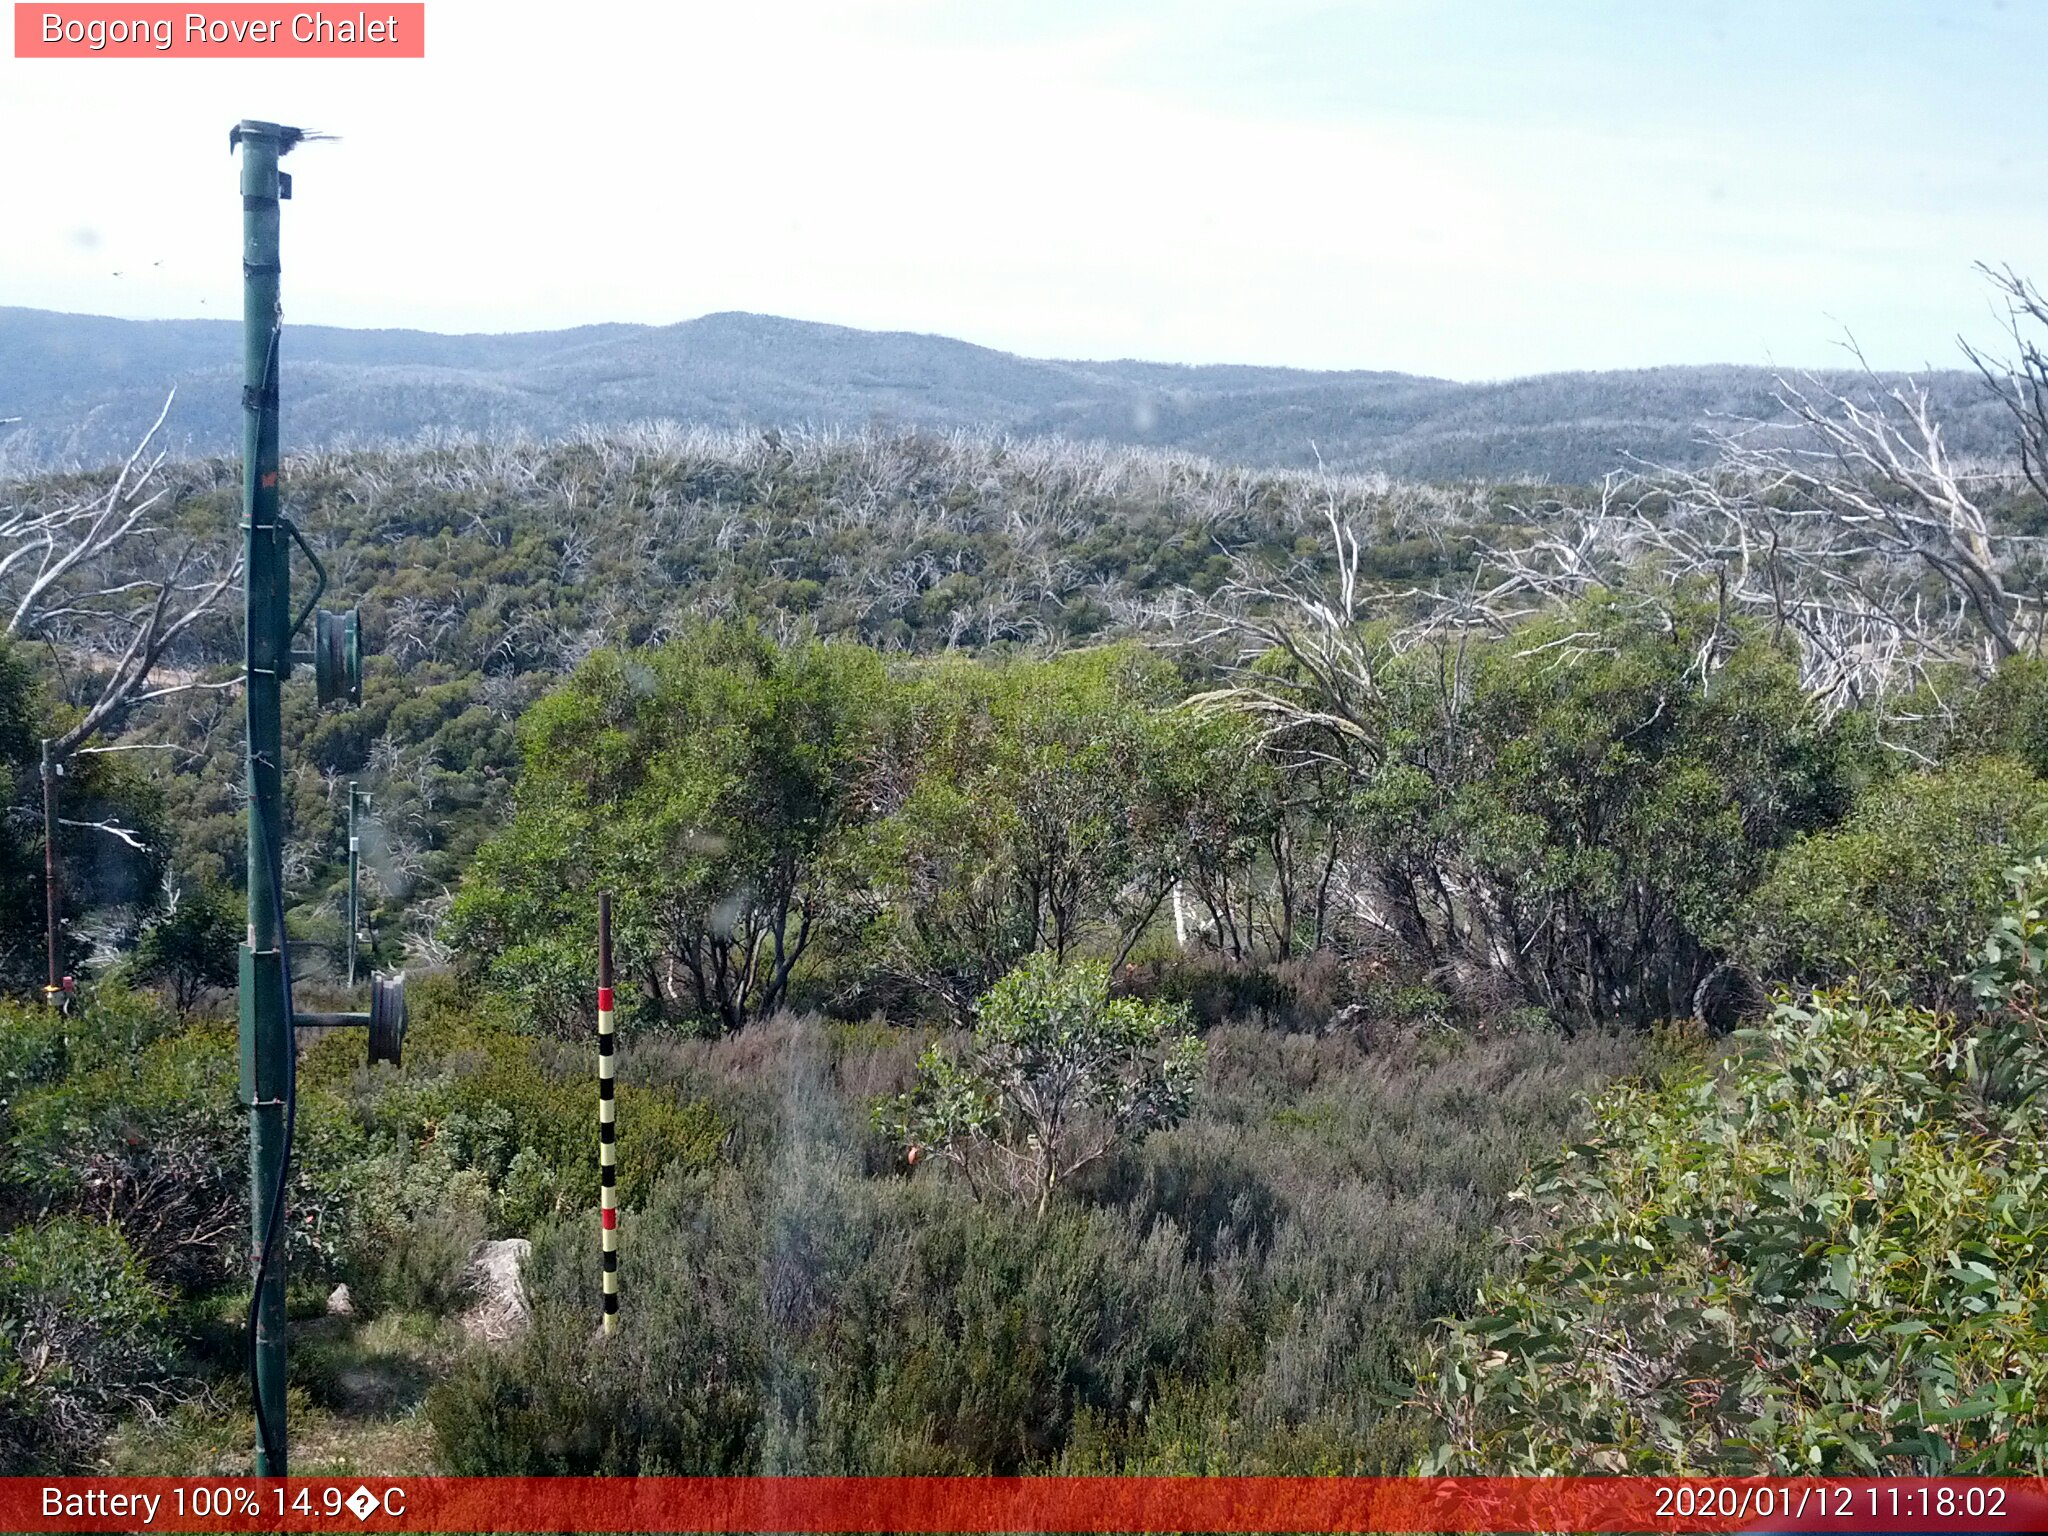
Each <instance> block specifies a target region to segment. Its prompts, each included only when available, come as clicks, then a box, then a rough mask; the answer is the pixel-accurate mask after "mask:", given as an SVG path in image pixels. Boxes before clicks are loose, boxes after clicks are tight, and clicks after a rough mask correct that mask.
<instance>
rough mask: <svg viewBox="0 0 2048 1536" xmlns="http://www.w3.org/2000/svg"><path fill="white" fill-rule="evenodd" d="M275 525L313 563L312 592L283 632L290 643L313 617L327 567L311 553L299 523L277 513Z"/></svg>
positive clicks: (324, 586)
mask: <svg viewBox="0 0 2048 1536" xmlns="http://www.w3.org/2000/svg"><path fill="white" fill-rule="evenodd" d="M277 526H278V527H280V528H282V529H283V530H284V531H285V532H286V533H288V534H290V535H291V540H292V542H293V543H294V544H296V545H298V546H299V548H300V549H302V550H304V551H305V554H306V558H307V560H309V561H311V562H312V565H313V594H312V596H310V597H308V598H307V599H306V606H305V607H303V608H301V609H300V610H299V616H298V617H297V618H295V619H293V620H292V627H291V628H290V629H288V630H286V631H285V632H284V639H285V644H286V645H287V646H289V645H290V644H291V640H292V636H293V635H296V634H297V633H298V632H299V631H300V630H302V629H304V628H305V627H306V620H308V619H310V618H311V617H313V610H314V609H315V608H316V607H318V606H319V603H320V595H321V594H322V593H323V592H325V591H326V590H327V567H326V566H324V565H322V564H321V563H320V557H319V556H318V555H316V554H314V553H313V546H312V545H310V544H308V543H307V542H306V536H305V535H304V534H303V533H301V532H299V525H298V524H297V523H295V522H293V521H292V520H291V519H290V518H288V517H286V516H285V515H284V514H283V513H281V512H280V513H279V514H278V518H277Z"/></svg>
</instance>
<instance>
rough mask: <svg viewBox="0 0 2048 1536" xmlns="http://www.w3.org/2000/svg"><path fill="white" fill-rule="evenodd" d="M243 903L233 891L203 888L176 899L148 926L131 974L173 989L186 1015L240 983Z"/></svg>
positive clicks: (129, 964) (132, 956)
mask: <svg viewBox="0 0 2048 1536" xmlns="http://www.w3.org/2000/svg"><path fill="white" fill-rule="evenodd" d="M242 919H243V914H242V910H241V903H240V902H239V901H237V900H236V899H235V896H234V894H233V893H232V892H230V891H224V890H222V889H220V888H219V887H218V886H213V885H200V886H197V887H195V888H193V889H190V890H186V891H182V892H179V893H177V894H176V895H175V896H173V898H172V900H171V903H170V905H169V906H168V907H166V908H165V909H164V910H163V911H161V912H157V913H155V914H153V915H152V916H151V917H150V918H149V919H148V920H147V921H146V922H144V924H143V926H142V932H141V934H140V935H139V936H138V937H137V939H136V941H135V948H134V950H133V951H132V952H131V953H130V955H129V956H128V960H127V970H128V974H129V976H130V977H131V978H132V979H133V980H135V981H137V982H140V983H142V984H144V985H161V986H164V987H166V988H168V989H169V991H170V994H171V1000H172V1002H173V1004H174V1005H175V1006H176V1007H177V1009H178V1011H179V1012H180V1013H189V1012H191V1011H192V1009H193V1008H194V1007H196V1006H197V1005H198V1003H199V1001H200V999H201V998H202V997H204V996H205V995H206V994H207V992H209V991H211V990H213V989H215V988H225V987H232V986H234V985H235V979H236V966H237V963H238V953H239V951H238V946H239V945H240V944H241V941H242V936H243V920H242Z"/></svg>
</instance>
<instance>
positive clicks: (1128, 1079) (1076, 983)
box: [877, 953, 1203, 1216]
mask: <svg viewBox="0 0 2048 1536" xmlns="http://www.w3.org/2000/svg"><path fill="white" fill-rule="evenodd" d="M1108 991H1109V968H1108V966H1106V965H1103V964H1100V963H1090V962H1075V961H1068V962H1064V963H1063V962H1061V961H1060V960H1059V959H1058V958H1057V957H1056V956H1054V955H1053V954H1051V953H1043V954H1038V955H1034V956H1033V957H1032V958H1031V959H1029V960H1027V961H1025V962H1024V964H1023V965H1021V966H1019V967H1018V968H1017V969H1016V970H1014V971H1012V972H1011V973H1010V974H1009V975H1007V976H1005V977H1004V978H1003V979H1002V980H1001V981H999V982H997V983H996V984H995V986H993V987H991V988H990V989H989V991H988V994H987V995H986V996H985V997H983V998H982V999H981V1001H980V1002H979V1003H977V1004H976V1005H975V1026H974V1036H973V1042H972V1045H971V1047H970V1050H969V1054H968V1056H967V1057H966V1058H965V1059H964V1060H960V1061H956V1060H954V1059H953V1058H952V1057H951V1056H949V1055H948V1054H947V1053H946V1052H945V1051H944V1050H942V1049H941V1048H940V1047H938V1046H936V1045H934V1046H933V1047H932V1048H931V1049H930V1050H928V1051H927V1052H926V1053H925V1054H924V1056H923V1057H922V1058H921V1059H920V1060H919V1062H918V1067H917V1085H916V1086H915V1087H914V1088H913V1089H912V1090H911V1091H910V1092H909V1093H908V1094H906V1095H904V1096H903V1097H902V1098H901V1099H899V1100H896V1101H895V1102H894V1103H893V1104H888V1105H884V1106H881V1107H880V1108H879V1109H878V1111H877V1115H878V1118H880V1119H881V1120H883V1121H884V1122H885V1123H890V1124H896V1125H900V1127H901V1131H900V1134H901V1138H902V1140H903V1141H904V1142H905V1144H906V1145H907V1147H908V1149H909V1154H910V1156H911V1158H912V1159H913V1160H915V1159H916V1158H917V1157H918V1156H920V1155H921V1154H922V1153H924V1152H926V1151H930V1152H933V1153H936V1154H937V1155H939V1156H940V1157H943V1158H945V1159H947V1160H948V1161H949V1162H952V1163H954V1164H955V1165H956V1166H958V1167H959V1168H961V1169H962V1170H963V1171H964V1172H965V1173H966V1174H967V1177H968V1179H969V1180H970V1182H972V1183H973V1184H974V1185H975V1187H976V1188H977V1189H980V1188H981V1187H982V1184H983V1182H984V1181H991V1180H992V1181H993V1182H994V1183H996V1184H998V1185H1002V1186H1007V1187H1009V1188H1011V1189H1013V1190H1015V1191H1016V1192H1018V1193H1019V1194H1021V1195H1023V1196H1024V1197H1025V1198H1027V1199H1029V1200H1033V1201H1035V1202H1036V1205H1037V1209H1038V1214H1039V1215H1041V1216H1043V1215H1044V1214H1045V1210H1046V1207H1047V1205H1048V1204H1049V1203H1050V1201H1051V1200H1052V1196H1053V1191H1054V1190H1055V1189H1057V1188H1058V1187H1059V1186H1060V1185H1061V1184H1062V1183H1063V1182H1064V1181H1066V1180H1067V1179H1069V1178H1071V1177H1072V1176H1073V1175H1074V1174H1075V1173H1077V1172H1079V1171H1080V1170H1081V1169H1082V1168H1084V1167H1086V1166H1087V1165H1088V1164H1089V1163H1092V1162H1094V1161H1095V1160H1096V1159H1097V1158H1099V1157H1102V1156H1103V1155H1104V1154H1106V1153H1108V1152H1109V1151H1110V1150H1112V1149H1113V1148H1115V1147H1117V1146H1120V1145H1129V1144H1131V1143H1134V1142H1137V1141H1141V1140H1143V1139H1144V1137H1145V1136H1147V1135H1149V1134H1150V1133H1151V1132H1152V1131H1155V1130H1158V1129H1160V1128H1162V1127H1165V1126H1171V1125H1176V1124H1178V1123H1179V1122H1180V1121H1181V1120H1182V1119H1184V1118H1185V1117H1186V1115H1187V1112H1188V1105H1189V1102H1190V1099H1191V1097H1192V1095H1193V1092H1194V1088H1195V1084H1196V1083H1197V1082H1198V1081H1199V1080H1200V1078H1201V1073H1202V1061H1203V1049H1202V1043H1201V1041H1200V1040H1198V1039H1197V1038H1196V1037H1195V1035H1194V1033H1193V1032H1192V1031H1191V1030H1190V1029H1189V1028H1188V1026H1187V1016H1186V1014H1185V1012H1184V1011H1182V1010H1181V1009H1178V1008H1174V1007H1170V1006H1167V1005H1164V1004H1160V1003H1147V1002H1142V1001H1140V1000H1139V999H1137V998H1130V997H1118V998H1112V997H1110V996H1108Z"/></svg>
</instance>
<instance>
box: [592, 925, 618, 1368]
mask: <svg viewBox="0 0 2048 1536" xmlns="http://www.w3.org/2000/svg"><path fill="white" fill-rule="evenodd" d="M616 1040H617V1036H616V1034H615V1032H614V1027H613V1016H612V893H611V892H610V891H602V892H600V893H599V894H598V898H597V1180H598V1187H597V1209H598V1218H597V1219H598V1222H599V1233H600V1235H599V1242H600V1244H601V1245H602V1248H603V1251H604V1331H605V1332H606V1333H608V1334H609V1333H617V1332H618V1331H619V1190H618V1176H619V1166H618V1162H619V1147H618V1130H619V1126H618V1114H617V1110H618V1104H617V1101H616V1100H615V1099H614V1098H613V1097H612V1086H613V1082H614V1078H613V1072H614V1070H615V1067H614V1058H613V1055H612V1049H613V1046H614V1044H615V1043H616Z"/></svg>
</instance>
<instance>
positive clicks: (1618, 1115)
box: [1427, 865, 2048, 1476]
mask: <svg viewBox="0 0 2048 1536" xmlns="http://www.w3.org/2000/svg"><path fill="white" fill-rule="evenodd" d="M2025 885H2026V890H2025V892H2024V893H2023V898H2022V901H2021V902H2020V903H2017V904H2016V905H2017V906H2018V908H2019V912H2020V916H2019V918H2018V924H2017V926H2018V930H2019V932H2020V934H2021V935H2022V936H2023V937H2025V944H2026V946H2031V945H2033V944H2035V943H2038V942H2039V941H2040V929H2041V922H2040V908H2041V904H2042V897H2043V895H2044V894H2048V866H2042V865H2036V866H2034V867H2033V868H2032V871H2031V872H2030V873H2029V875H2028V876H2027V878H2026V881H2025ZM2028 911H2031V913H2032V916H2031V917H2029V916H2026V915H2025V913H2027V912H2028ZM2029 933H2031V937H2026V935H2028V934H2029ZM1996 953H1997V956H1998V958H1997V959H1991V960H1988V961H1987V966H1988V967H1989V968H1994V969H1995V968H1996V966H1997V965H1998V964H1999V962H2000V961H2001V960H2003V959H2004V958H2005V957H2007V956H2008V954H2009V953H2010V951H2009V950H2008V949H2007V947H2006V946H2005V945H2004V944H2002V943H2001V944H2000V945H1999V946H1998V949H1997V952H1996ZM2024 970H2025V967H2024V964H2022V965H2021V966H2018V967H2015V974H2014V976H2013V977H2012V978H2009V979H2008V980H2007V981H2006V982H2005V984H2004V985H2002V986H2001V985H1998V984H1996V982H1995V980H1993V981H1989V982H1987V994H1988V995H1989V997H1990V999H1991V1001H1992V1002H1993V1005H1994V1006H1993V1009H1992V1011H1990V1012H1989V1013H1987V1014H1985V1015H1984V1016H1982V1017H1981V1018H1979V1019H1974V1020H1964V1021H1958V1020H1957V1019H1956V1018H1955V1017H1954V1016H1952V1015H1949V1014H1944V1013H1935V1012H1931V1011H1928V1010H1925V1009H1921V1008H1917V1007H1912V1006H1908V1005H1904V1004H1899V1003H1893V1002H1879V1003H1872V1002H1870V1001H1867V1000H1865V999H1861V998H1859V997H1857V996H1856V995H1855V994H1853V993H1848V992H1836V993H1830V994H1822V995H1819V996H1817V997H1815V998H1814V999H1813V1000H1812V1001H1811V1002H1809V1003H1806V1004H1793V1003H1785V1004H1783V1005H1781V1006H1780V1007H1779V1008H1778V1010H1777V1011H1776V1013H1775V1014H1774V1015H1773V1016H1772V1017H1771V1019H1770V1020H1769V1022H1768V1023H1767V1024H1766V1025H1765V1026H1764V1027H1763V1028H1762V1029H1760V1030H1759V1031H1756V1032H1755V1033H1754V1034H1753V1035H1751V1036H1749V1037H1748V1040H1749V1049H1748V1050H1747V1051H1746V1052H1745V1054H1743V1055H1741V1056H1740V1057H1738V1058H1735V1059H1733V1060H1732V1061H1730V1062H1728V1063H1727V1064H1726V1065H1725V1067H1724V1069H1723V1070H1722V1071H1721V1072H1720V1073H1719V1074H1717V1075H1709V1074H1708V1073H1706V1072H1704V1071H1695V1072H1693V1073H1691V1074H1690V1075H1686V1076H1680V1077H1678V1078H1675V1079H1674V1080H1673V1081H1671V1082H1669V1083H1667V1084H1665V1085H1662V1086H1658V1087H1642V1086H1628V1087H1624V1088H1621V1089H1618V1090H1616V1091H1615V1092H1613V1093H1612V1094H1610V1095H1609V1097H1608V1098H1607V1099H1606V1100H1605V1102H1604V1103H1603V1105H1602V1106H1601V1109H1600V1114H1599V1121H1598V1125H1597V1128H1596V1130H1595V1131H1594V1133H1593V1134H1592V1135H1591V1136H1590V1137H1589V1138H1588V1139H1587V1141H1586V1142H1585V1144H1583V1145H1581V1146H1578V1147H1574V1148H1573V1149H1572V1150H1571V1151H1570V1152H1568V1153H1567V1154H1566V1155H1565V1157H1564V1158H1563V1159H1562V1160H1561V1161H1559V1162H1557V1163H1555V1164H1553V1165H1551V1166H1550V1167H1548V1168H1546V1169H1544V1170H1542V1171H1541V1172H1540V1173H1539V1174H1538V1175H1537V1177H1536V1178H1535V1179H1534V1181H1533V1182H1532V1185H1531V1187H1530V1191H1529V1195H1528V1198H1529V1200H1530V1201H1531V1202H1532V1203H1533V1205H1534V1206H1535V1207H1536V1209H1537V1210H1539V1211H1540V1212H1541V1213H1542V1216H1543V1218H1544V1221H1545V1225H1546V1231H1545V1233H1544V1235H1543V1238H1542V1240H1541V1243H1540V1246H1539V1247H1538V1248H1537V1249H1536V1251H1535V1255H1534V1257H1533V1259H1532V1260H1531V1262H1530V1263H1529V1264H1528V1265H1527V1267H1526V1268H1525V1269H1523V1270H1522V1272H1521V1273H1520V1274H1518V1275H1517V1276H1515V1277H1514V1278H1512V1279H1511V1280H1509V1281H1507V1282H1505V1283H1501V1284H1495V1285H1489V1286H1487V1287H1486V1288H1485V1290H1484V1291H1483V1293H1482V1295H1481V1296H1480V1298H1479V1301H1478V1303H1477V1306H1476V1308H1475V1311H1476V1313H1477V1315H1474V1316H1471V1317H1469V1318H1468V1319H1467V1320H1466V1321H1465V1322H1463V1323H1461V1324H1458V1325H1457V1326H1456V1327H1455V1328H1454V1330H1453V1331H1452V1333H1451V1335H1450V1337H1449V1339H1448V1341H1447V1343H1446V1344H1445V1345H1444V1347H1443V1349H1442V1351H1441V1353H1440V1354H1438V1355H1437V1357H1436V1359H1435V1361H1434V1364H1433V1366H1432V1368H1431V1369H1430V1371H1429V1372H1428V1378H1427V1379H1428V1388H1429V1393H1428V1396H1429V1400H1430V1401H1431V1402H1432V1404H1433V1406H1434V1408H1435V1410H1436V1412H1437V1413H1438V1415H1439V1420H1440V1425H1441V1438H1440V1444H1439V1449H1438V1451H1437V1452H1436V1453H1435V1454H1434V1455H1433V1456H1432V1458H1431V1460H1430V1464H1429V1470H1433V1471H1450V1472H1500V1473H1542V1474H1549V1473H1564V1472H1586V1471H1596V1472H1622V1471H1628V1472H1637V1473H1652V1472H1654V1473H1680V1472H1716V1473H1719V1472H1755V1473H1795V1472H1796V1473H1819V1474H1833V1473H1855V1474H1886V1475H1891V1474H1901V1475H1903V1474H1913V1473H1918V1474H1929V1473H1947V1472H1970V1473H1983V1474H1992V1473H2022V1472H2024V1473H2028V1474H2031V1475H2036V1476H2038V1475H2040V1474H2041V1473H2042V1472H2043V1471H2044V1470H2048V1403H2044V1402H2043V1401H2042V1400H2041V1398H2040V1396H2039V1391H2040V1384H2041V1383H2042V1382H2043V1381H2048V1267H2044V1266H2043V1265H2042V1263H2041V1255H2042V1253H2043V1251H2044V1245H2048V1148H2044V1143H2043V1141H2042V1139H2041V1137H2040V1134H2039V1125H2040V1117H2041V1110H2042V1105H2043V1095H2044V1090H2048V1044H2044V1035H2043V1024H2044V1022H2048V1020H2044V1018H2043V1016H2042V1014H2041V1013H2040V1011H2039V996H2038V994H2037V993H2036V992H2035V991H2034V990H2033V989H2032V984H2031V982H2026V981H2025V980H2024V979H2023V975H2022V973H2023V972H2024Z"/></svg>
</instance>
